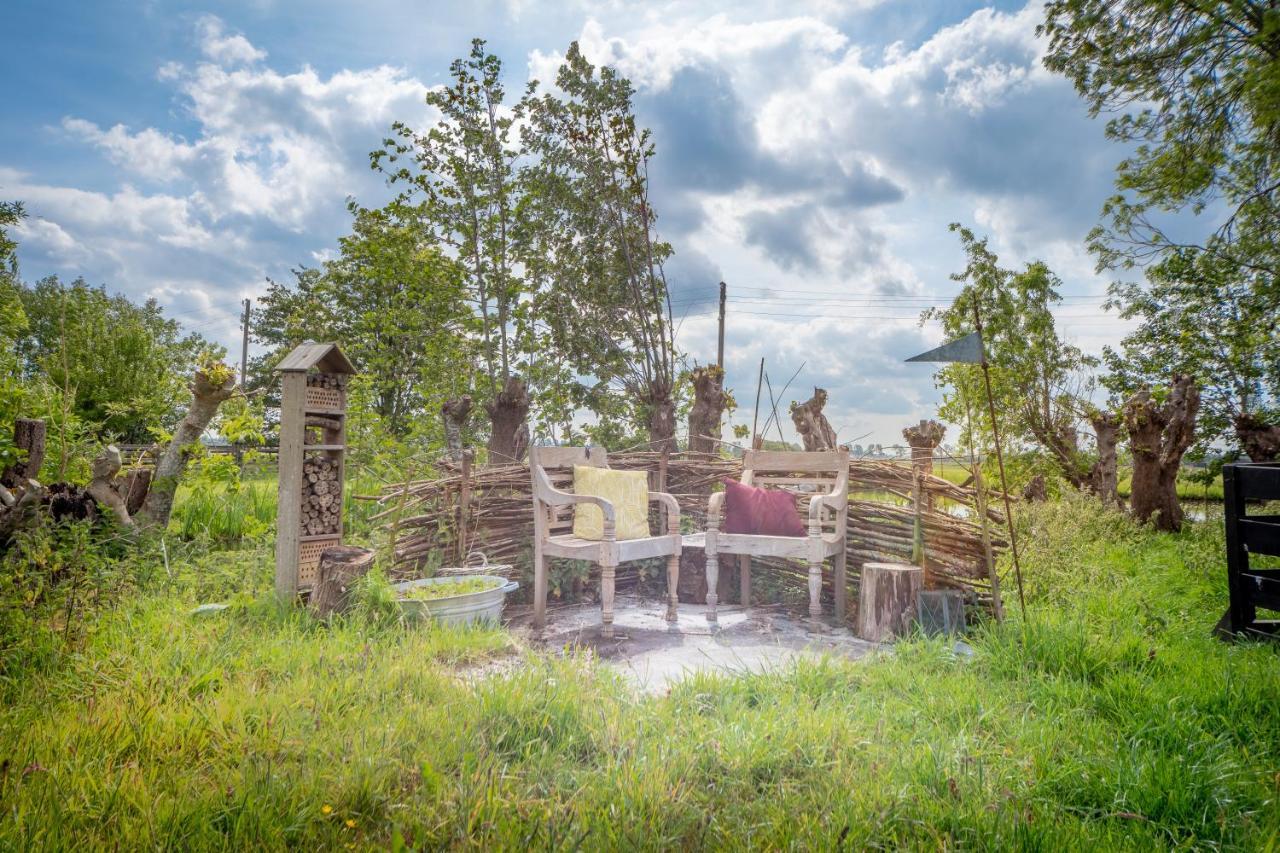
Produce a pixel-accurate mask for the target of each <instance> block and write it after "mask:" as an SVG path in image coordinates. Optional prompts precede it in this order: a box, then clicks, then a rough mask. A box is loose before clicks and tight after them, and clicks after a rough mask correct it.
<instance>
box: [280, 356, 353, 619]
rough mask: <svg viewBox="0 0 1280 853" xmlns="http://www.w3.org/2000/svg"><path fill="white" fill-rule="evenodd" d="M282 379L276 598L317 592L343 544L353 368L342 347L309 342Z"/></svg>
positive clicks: (288, 361) (289, 360)
mask: <svg viewBox="0 0 1280 853" xmlns="http://www.w3.org/2000/svg"><path fill="white" fill-rule="evenodd" d="M276 372H278V373H279V374H280V455H279V458H280V486H279V505H278V507H277V510H276V513H277V515H276V595H278V596H279V597H280V599H281V600H282V601H293V600H294V599H295V598H296V597H297V595H298V593H299V592H303V591H307V590H310V589H311V588H312V586H313V585H314V584H315V581H316V567H317V566H318V565H319V563H320V555H321V554H323V553H324V550H325V549H326V548H331V547H333V546H335V545H340V544H342V485H343V476H342V475H343V456H344V455H345V452H346V417H347V381H348V379H349V378H350V377H351V375H352V374H354V373H355V368H353V367H352V366H351V362H350V361H348V360H347V357H346V356H345V355H343V354H342V350H340V349H338V346H337V345H336V344H316V343H305V344H302V345H300V346H299V347H298V348H297V349H295V350H294V351H293V352H291V353H289V354H288V355H287V356H285V359H284V361H282V362H280V364H279V365H277V366H276Z"/></svg>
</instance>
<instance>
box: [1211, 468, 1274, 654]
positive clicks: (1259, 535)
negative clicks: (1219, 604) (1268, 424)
mask: <svg viewBox="0 0 1280 853" xmlns="http://www.w3.org/2000/svg"><path fill="white" fill-rule="evenodd" d="M1222 486H1223V492H1224V498H1225V500H1224V509H1225V512H1226V527H1227V586H1228V590H1229V591H1230V593H1231V606H1230V607H1229V608H1228V609H1227V612H1226V614H1225V615H1224V616H1223V617H1222V621H1220V622H1219V623H1218V632H1219V634H1220V635H1222V636H1224V637H1226V638H1235V637H1238V636H1254V637H1257V636H1262V637H1271V638H1273V639H1275V638H1277V637H1280V619H1259V618H1258V608H1260V607H1261V608H1265V609H1267V610H1273V611H1280V569H1263V568H1253V567H1251V566H1250V565H1249V558H1250V555H1263V554H1266V555H1271V556H1280V515H1249V514H1248V506H1249V504H1250V502H1252V503H1253V505H1254V507H1255V508H1256V507H1257V506H1258V504H1259V502H1262V501H1280V462H1271V463H1266V464H1262V463H1253V462H1248V463H1246V462H1238V463H1235V464H1233V465H1227V466H1225V467H1224V468H1223V469H1222Z"/></svg>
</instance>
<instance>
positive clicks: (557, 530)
mask: <svg viewBox="0 0 1280 853" xmlns="http://www.w3.org/2000/svg"><path fill="white" fill-rule="evenodd" d="M574 465H594V466H596V467H599V468H608V467H609V460H608V456H607V454H606V452H605V450H604V448H602V447H533V448H530V450H529V471H530V474H531V475H532V477H533V537H534V538H533V625H534V628H535V629H538V630H541V629H542V628H544V627H545V626H546V623H547V560H548V559H549V558H552V557H563V558H566V559H570V560H587V561H589V562H592V563H595V564H597V565H599V566H600V623H601V624H600V633H601V635H602V636H605V637H612V636H613V581H614V572H615V571H616V569H617V568H618V564H619V563H625V562H628V561H629V560H644V559H648V558H651V557H666V558H667V621H668V622H670V623H674V622H675V621H676V587H677V585H678V584H679V581H680V544H681V539H680V505H679V504H678V503H676V499H675V498H673V497H672V496H671V495H669V494H666V493H665V492H649V501H650V503H652V502H654V501H656V502H658V503H660V504H662V505H663V506H664V507H666V510H667V532H666V533H665V534H663V535H660V536H648V537H646V538H644V539H622V540H619V539H617V538H616V536H617V531H616V528H615V524H616V519H617V517H616V515H615V513H614V509H613V505H612V504H610V503H609V502H608V501H607V500H605V499H603V498H597V497H592V496H591V495H575V494H574V493H572V492H570V491H566V490H565V489H563V488H560V486H565V485H569V484H571V483H572V482H573V466H574ZM582 503H589V504H595V505H596V506H598V507H600V509H601V511H602V512H603V513H604V539H603V540H601V541H599V542H597V541H594V540H590V539H579V538H578V537H576V536H574V535H573V507H574V505H575V504H582Z"/></svg>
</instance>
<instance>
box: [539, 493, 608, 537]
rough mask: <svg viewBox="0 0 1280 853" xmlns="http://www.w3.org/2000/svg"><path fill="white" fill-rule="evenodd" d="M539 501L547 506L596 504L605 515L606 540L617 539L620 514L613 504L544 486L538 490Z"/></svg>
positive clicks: (592, 496)
mask: <svg viewBox="0 0 1280 853" xmlns="http://www.w3.org/2000/svg"><path fill="white" fill-rule="evenodd" d="M537 499H538V500H539V501H541V502H542V503H544V504H546V505H547V506H571V505H572V504H594V505H595V506H598V507H600V512H601V513H602V514H603V515H604V538H605V539H606V540H613V539H615V538H616V537H617V530H618V513H617V512H616V511H615V510H614V508H613V504H612V503H610V502H609V501H607V500H605V499H604V498H598V497H596V496H595V495H577V494H574V493H573V492H565V491H561V490H560V489H557V488H554V487H552V486H548V485H546V484H543V485H542V487H541V488H539V489H538V490H537Z"/></svg>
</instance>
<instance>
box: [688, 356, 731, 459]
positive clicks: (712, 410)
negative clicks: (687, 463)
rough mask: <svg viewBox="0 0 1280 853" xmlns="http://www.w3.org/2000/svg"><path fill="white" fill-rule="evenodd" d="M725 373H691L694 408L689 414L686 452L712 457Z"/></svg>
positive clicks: (705, 370) (721, 413) (699, 369)
mask: <svg viewBox="0 0 1280 853" xmlns="http://www.w3.org/2000/svg"><path fill="white" fill-rule="evenodd" d="M724 403H725V394H724V371H722V370H721V369H720V368H718V367H715V366H712V367H695V368H694V369H693V408H692V409H690V410H689V450H690V452H693V453H715V452H716V444H717V442H719V440H720V423H721V421H722V420H723V418H724Z"/></svg>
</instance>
